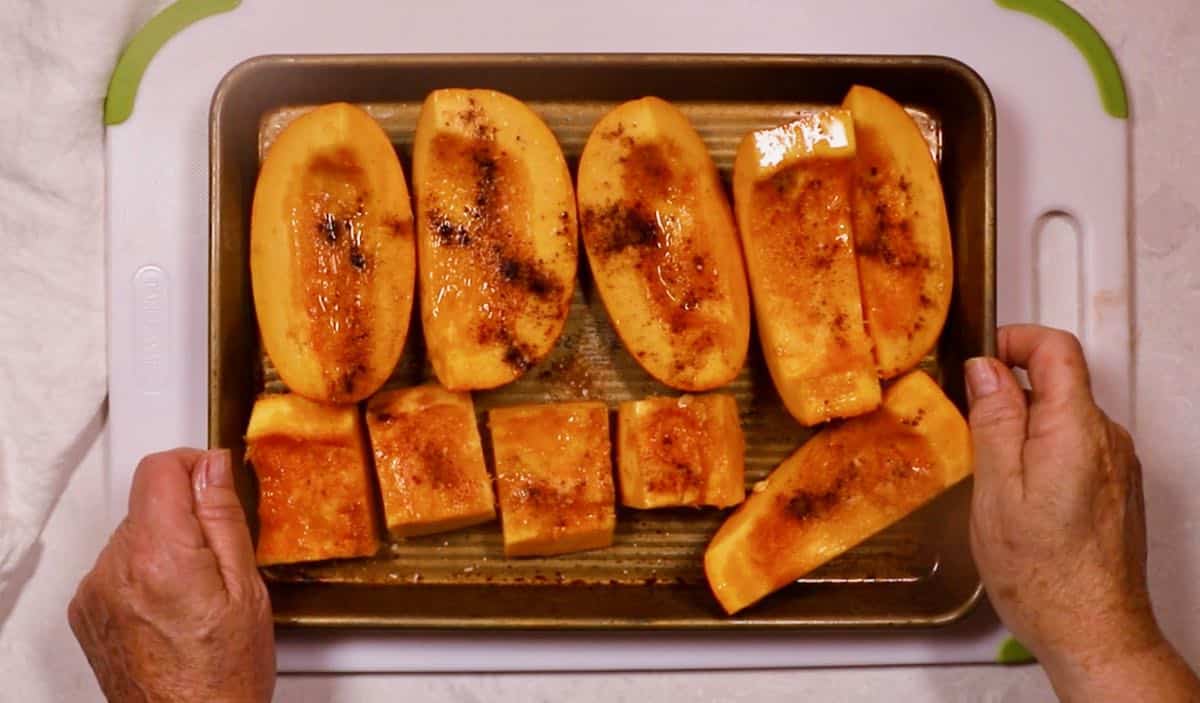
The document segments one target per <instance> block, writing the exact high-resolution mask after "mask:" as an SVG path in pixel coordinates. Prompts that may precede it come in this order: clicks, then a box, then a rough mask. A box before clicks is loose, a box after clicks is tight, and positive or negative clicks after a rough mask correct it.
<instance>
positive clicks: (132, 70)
mask: <svg viewBox="0 0 1200 703" xmlns="http://www.w3.org/2000/svg"><path fill="white" fill-rule="evenodd" d="M241 2H242V0H178V2H175V3H173V4H172V5H170V6H169V7H167V8H166V9H165V10H163V11H162V12H160V13H158V14H157V15H155V16H154V17H153V18H151V20H150V21H149V22H147V23H146V26H144V27H142V28H141V29H140V30H139V31H138V33H137V34H135V35H133V39H131V40H130V41H129V44H127V45H126V46H125V50H124V51H122V52H121V58H119V59H118V60H117V66H116V68H114V69H113V72H112V77H111V78H109V80H108V95H107V96H106V97H105V98H104V124H106V125H114V124H120V123H122V122H124V121H125V120H127V119H129V115H131V114H132V113H133V101H134V98H136V97H137V91H138V86H139V85H140V84H141V82H142V75H143V74H144V73H145V72H146V67H147V66H149V65H150V60H151V59H153V58H154V55H155V54H157V53H158V50H159V49H161V48H162V45H163V44H166V43H167V40H168V39H170V38H171V37H173V36H175V35H176V34H178V33H179V32H181V31H183V30H184V29H186V28H187V27H189V26H190V25H191V24H193V23H194V22H198V21H200V20H202V19H204V18H205V17H210V16H212V15H216V14H219V13H222V12H229V11H230V10H232V9H234V8H235V7H237V6H238V5H240V4H241Z"/></svg>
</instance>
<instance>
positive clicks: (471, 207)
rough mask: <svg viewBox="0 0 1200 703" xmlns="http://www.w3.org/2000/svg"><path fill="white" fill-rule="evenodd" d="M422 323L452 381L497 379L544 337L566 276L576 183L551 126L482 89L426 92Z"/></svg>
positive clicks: (460, 385)
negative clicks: (573, 182)
mask: <svg viewBox="0 0 1200 703" xmlns="http://www.w3.org/2000/svg"><path fill="white" fill-rule="evenodd" d="M413 190H414V191H416V201H417V242H418V261H419V265H420V280H421V285H420V296H421V322H422V324H423V326H424V330H425V343H426V347H427V349H428V353H429V359H430V362H431V363H432V365H433V371H434V373H435V374H437V378H438V380H439V381H441V383H442V385H443V386H445V387H446V388H448V389H450V390H456V391H461V390H475V389H485V388H495V387H497V386H500V385H503V384H505V383H508V382H510V381H513V380H515V379H516V378H518V377H520V376H521V375H522V374H523V373H524V372H525V371H526V370H527V369H529V368H530V367H531V366H533V365H534V364H535V363H537V362H538V361H540V360H541V359H542V358H543V357H545V356H546V355H547V354H548V353H549V352H550V350H551V349H552V348H553V347H554V344H555V342H556V341H557V340H558V337H559V335H560V334H561V333H562V329H563V325H564V324H565V322H566V319H567V312H568V309H569V305H570V301H571V294H572V292H573V291H574V286H575V268H576V264H577V259H578V237H579V234H578V227H577V224H576V216H575V191H574V189H573V188H572V186H571V175H570V172H569V171H568V170H567V163H566V160H565V159H564V158H563V154H562V149H561V148H559V145H558V142H557V141H556V140H555V138H554V134H553V133H552V132H551V131H550V129H549V128H548V127H547V126H546V124H545V123H544V122H543V121H542V120H541V118H540V117H538V116H537V115H536V114H535V113H534V112H533V111H532V110H530V109H529V107H527V106H526V105H525V104H524V103H522V102H521V101H519V100H517V99H515V98H513V97H510V96H508V95H504V94H503V93H497V92H495V91H492V90H460V89H447V90H436V91H434V92H433V93H430V95H429V97H428V98H427V99H426V100H425V104H424V105H423V106H422V107H421V114H420V117H419V118H418V120H417V131H416V137H415V140H414V143H413Z"/></svg>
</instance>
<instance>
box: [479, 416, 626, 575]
mask: <svg viewBox="0 0 1200 703" xmlns="http://www.w3.org/2000/svg"><path fill="white" fill-rule="evenodd" d="M488 424H489V427H490V428H491V433H492V446H493V449H494V453H495V459H496V491H497V495H498V497H499V499H500V521H501V525H502V526H503V529H504V553H505V555H506V556H510V557H524V556H550V555H554V554H565V553H567V552H578V551H583V550H586V549H597V548H600V547H607V546H609V545H610V544H612V539H613V528H614V527H615V526H616V509H615V506H614V504H613V503H614V495H613V478H612V457H611V448H610V441H609V435H608V408H607V407H606V406H605V405H604V404H603V403H586V402H585V403H559V404H553V405H527V406H518V407H510V408H498V409H496V410H492V411H491V413H490V414H489V420H488Z"/></svg>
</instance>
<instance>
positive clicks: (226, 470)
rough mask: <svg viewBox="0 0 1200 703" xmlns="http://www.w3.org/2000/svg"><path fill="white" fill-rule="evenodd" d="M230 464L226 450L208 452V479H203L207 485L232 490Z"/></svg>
mask: <svg viewBox="0 0 1200 703" xmlns="http://www.w3.org/2000/svg"><path fill="white" fill-rule="evenodd" d="M230 464H231V462H230V460H229V450H228V449H215V450H213V451H210V452H208V471H207V473H208V477H207V478H206V479H205V480H206V481H208V485H210V486H219V487H221V488H233V470H232V468H231V466H230Z"/></svg>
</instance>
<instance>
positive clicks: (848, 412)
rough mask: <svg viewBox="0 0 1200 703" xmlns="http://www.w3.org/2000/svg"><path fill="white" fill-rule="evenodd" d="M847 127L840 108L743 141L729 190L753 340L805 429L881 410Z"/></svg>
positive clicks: (848, 123) (848, 121) (850, 130)
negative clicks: (858, 252) (861, 280)
mask: <svg viewBox="0 0 1200 703" xmlns="http://www.w3.org/2000/svg"><path fill="white" fill-rule="evenodd" d="M853 129H854V128H853V121H852V118H851V116H850V114H849V113H847V112H845V111H843V110H829V111H824V112H821V113H818V114H815V115H808V116H804V117H801V118H800V119H798V120H794V121H791V122H789V123H787V124H784V125H781V126H779V127H773V128H771V129H768V130H763V131H759V132H754V133H751V134H748V135H746V137H745V139H744V140H743V142H742V145H741V147H740V148H739V149H738V155H737V161H736V162H735V164H734V175H733V189H734V199H735V203H736V207H737V214H738V225H739V230H740V233H741V237H742V242H743V244H744V249H745V251H746V260H747V264H748V268H749V272H750V284H751V287H752V289H753V291H754V307H755V313H756V319H757V322H758V334H759V338H760V342H761V344H762V347H763V352H764V356H765V357H766V361H767V366H768V368H769V369H770V371H771V377H772V378H773V379H774V380H775V387H776V389H777V390H778V391H779V394H780V396H781V397H782V398H783V401H784V404H785V405H786V406H787V408H788V410H789V411H790V412H791V413H792V415H793V416H794V417H795V418H796V419H797V420H798V421H799V422H801V423H802V424H804V425H816V424H818V423H821V422H825V421H827V420H831V419H834V418H843V417H853V416H855V415H861V414H862V413H865V412H868V411H870V410H872V409H874V408H875V407H876V406H877V405H879V399H880V387H879V381H878V380H877V378H876V374H875V360H874V358H873V357H872V355H871V345H870V342H869V340H868V339H867V333H866V331H865V329H864V327H863V315H862V299H861V295H860V293H859V284H858V266H857V263H856V261H855V254H854V234H853V231H852V222H853V217H854V215H853V211H852V209H851V208H852V201H851V197H850V196H851V188H852V184H853V177H854V156H855V144H854V138H853Z"/></svg>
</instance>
